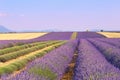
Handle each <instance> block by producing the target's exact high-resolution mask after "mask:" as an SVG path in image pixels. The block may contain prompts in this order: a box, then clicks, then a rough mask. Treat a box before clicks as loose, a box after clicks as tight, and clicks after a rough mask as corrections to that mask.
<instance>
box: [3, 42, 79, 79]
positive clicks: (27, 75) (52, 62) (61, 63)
mask: <svg viewBox="0 0 120 80" xmlns="http://www.w3.org/2000/svg"><path fill="white" fill-rule="evenodd" d="M76 47H77V40H74V41H69V42H68V43H67V44H65V45H63V46H61V47H59V48H57V49H55V50H53V51H52V52H50V53H48V54H46V55H45V56H43V57H42V58H39V59H36V60H35V61H32V62H31V63H30V64H29V65H28V66H27V69H26V70H24V71H22V72H20V74H17V75H16V76H15V77H11V78H9V80H60V79H61V78H62V76H63V74H64V73H65V71H66V69H67V67H68V64H69V63H70V62H71V60H72V57H73V54H74V51H75V50H76ZM2 78H4V79H6V77H2Z"/></svg>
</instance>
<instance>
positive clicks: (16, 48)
mask: <svg viewBox="0 0 120 80" xmlns="http://www.w3.org/2000/svg"><path fill="white" fill-rule="evenodd" d="M48 42H53V41H44V42H35V43H30V44H24V45H21V46H14V47H9V48H5V49H1V50H0V55H3V54H7V53H10V52H15V51H18V50H21V49H26V48H30V47H33V46H36V45H40V44H45V43H48Z"/></svg>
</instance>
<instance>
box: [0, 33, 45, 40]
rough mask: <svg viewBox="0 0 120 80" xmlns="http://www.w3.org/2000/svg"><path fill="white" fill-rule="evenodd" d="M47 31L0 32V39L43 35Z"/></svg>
mask: <svg viewBox="0 0 120 80" xmlns="http://www.w3.org/2000/svg"><path fill="white" fill-rule="evenodd" d="M45 34H47V33H3V34H2V33H1V34H0V40H26V39H32V38H37V37H39V36H43V35H45Z"/></svg>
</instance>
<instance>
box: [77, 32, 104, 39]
mask: <svg viewBox="0 0 120 80" xmlns="http://www.w3.org/2000/svg"><path fill="white" fill-rule="evenodd" d="M104 37H105V36H103V35H101V34H98V33H96V32H78V36H77V38H78V39H80V38H104Z"/></svg>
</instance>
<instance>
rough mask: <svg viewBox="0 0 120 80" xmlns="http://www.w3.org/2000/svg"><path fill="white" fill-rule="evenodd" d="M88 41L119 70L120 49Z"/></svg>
mask: <svg viewBox="0 0 120 80" xmlns="http://www.w3.org/2000/svg"><path fill="white" fill-rule="evenodd" d="M89 41H90V42H91V43H92V44H94V45H95V46H96V48H98V49H99V50H100V51H101V52H102V54H103V55H104V56H105V57H106V59H107V60H108V61H109V62H110V63H112V64H113V65H115V66H116V67H118V68H120V62H119V61H120V49H119V48H117V47H116V46H113V45H110V44H108V43H105V42H101V41H97V40H94V39H89Z"/></svg>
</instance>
